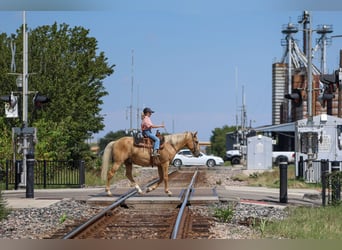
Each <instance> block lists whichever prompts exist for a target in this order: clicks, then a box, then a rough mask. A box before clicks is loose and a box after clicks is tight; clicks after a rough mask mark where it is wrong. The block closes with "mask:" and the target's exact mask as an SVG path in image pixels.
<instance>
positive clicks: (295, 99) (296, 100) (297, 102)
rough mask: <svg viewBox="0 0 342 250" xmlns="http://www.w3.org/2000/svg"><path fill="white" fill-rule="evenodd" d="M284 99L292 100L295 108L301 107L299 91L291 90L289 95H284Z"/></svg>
mask: <svg viewBox="0 0 342 250" xmlns="http://www.w3.org/2000/svg"><path fill="white" fill-rule="evenodd" d="M285 98H286V99H290V100H292V101H293V103H294V104H295V106H296V107H300V105H302V94H301V93H300V90H299V89H293V90H292V93H291V94H286V95H285Z"/></svg>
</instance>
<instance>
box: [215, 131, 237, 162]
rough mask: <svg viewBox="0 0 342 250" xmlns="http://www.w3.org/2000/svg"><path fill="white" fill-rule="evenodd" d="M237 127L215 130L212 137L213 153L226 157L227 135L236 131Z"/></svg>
mask: <svg viewBox="0 0 342 250" xmlns="http://www.w3.org/2000/svg"><path fill="white" fill-rule="evenodd" d="M235 129H236V127H235V126H230V127H229V126H227V125H225V126H223V127H222V128H215V129H214V130H213V131H212V136H211V137H210V142H211V153H213V154H215V155H218V156H221V157H222V158H224V157H225V154H226V134H227V133H228V132H232V131H235Z"/></svg>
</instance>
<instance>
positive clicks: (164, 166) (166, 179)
mask: <svg viewBox="0 0 342 250" xmlns="http://www.w3.org/2000/svg"><path fill="white" fill-rule="evenodd" d="M161 168H162V172H163V174H164V186H165V187H164V190H165V193H167V195H168V196H171V195H172V192H171V191H170V190H169V164H168V163H164V164H162V167H161Z"/></svg>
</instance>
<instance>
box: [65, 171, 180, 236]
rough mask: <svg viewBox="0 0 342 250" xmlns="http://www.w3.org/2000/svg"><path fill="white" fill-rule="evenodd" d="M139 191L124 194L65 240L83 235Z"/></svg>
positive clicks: (155, 180)
mask: <svg viewBox="0 0 342 250" xmlns="http://www.w3.org/2000/svg"><path fill="white" fill-rule="evenodd" d="M174 172H176V171H171V172H169V175H170V174H173V173H174ZM158 181H159V178H156V179H154V180H152V181H150V182H149V183H147V184H146V185H145V186H143V189H145V188H147V187H149V186H151V185H153V184H155V183H156V182H158ZM137 192H138V191H137V190H136V189H132V190H131V191H128V192H126V193H124V194H123V195H121V196H120V197H119V198H118V199H117V200H115V202H114V203H112V204H111V205H109V206H108V207H106V208H104V209H103V210H102V211H101V212H100V213H98V214H96V215H94V216H93V217H91V218H90V219H89V220H88V221H86V222H85V223H83V224H82V225H80V226H78V227H76V228H75V229H73V230H72V231H71V232H69V233H68V234H66V235H64V236H63V238H62V239H63V240H66V239H72V238H73V237H75V236H76V235H77V234H79V233H81V232H82V231H84V230H85V229H86V228H87V227H89V226H90V225H92V224H93V223H95V222H96V221H98V220H99V219H100V218H102V217H103V216H105V215H106V213H107V212H108V211H111V210H113V209H114V208H116V207H118V206H120V204H121V203H122V202H124V201H125V200H127V199H128V198H130V197H132V196H134V195H136V194H137Z"/></svg>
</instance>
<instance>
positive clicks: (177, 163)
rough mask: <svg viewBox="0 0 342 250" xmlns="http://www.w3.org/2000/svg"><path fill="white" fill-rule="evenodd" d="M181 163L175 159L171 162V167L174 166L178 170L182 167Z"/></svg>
mask: <svg viewBox="0 0 342 250" xmlns="http://www.w3.org/2000/svg"><path fill="white" fill-rule="evenodd" d="M182 164H183V163H182V161H181V160H180V159H175V160H174V161H173V166H175V167H176V168H179V167H180V166H182Z"/></svg>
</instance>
